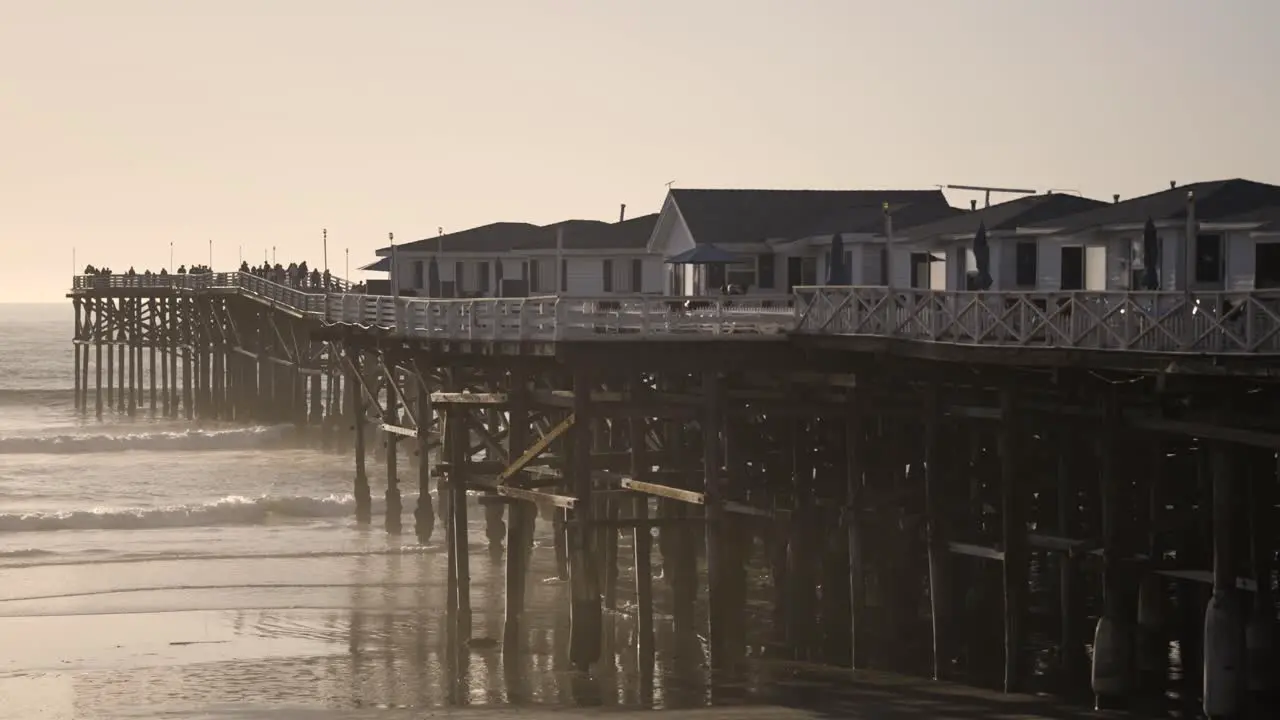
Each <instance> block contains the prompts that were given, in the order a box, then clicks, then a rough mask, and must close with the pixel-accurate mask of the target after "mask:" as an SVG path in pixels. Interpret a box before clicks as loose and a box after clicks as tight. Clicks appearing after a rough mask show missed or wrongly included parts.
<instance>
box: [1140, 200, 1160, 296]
mask: <svg viewBox="0 0 1280 720" xmlns="http://www.w3.org/2000/svg"><path fill="white" fill-rule="evenodd" d="M1159 265H1160V236H1159V235H1157V234H1156V224H1155V222H1154V221H1153V220H1152V219H1151V218H1147V224H1146V225H1145V226H1143V228H1142V267H1143V270H1142V286H1143V287H1144V288H1146V289H1147V290H1159V289H1160V273H1159V272H1158V271H1157V268H1158V267H1159Z"/></svg>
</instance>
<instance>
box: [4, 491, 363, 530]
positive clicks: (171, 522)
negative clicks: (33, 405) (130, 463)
mask: <svg viewBox="0 0 1280 720" xmlns="http://www.w3.org/2000/svg"><path fill="white" fill-rule="evenodd" d="M354 511H355V500H354V499H353V498H352V496H351V495H349V494H347V495H337V494H335V495H329V496H328V497H322V498H320V497H307V496H271V495H264V496H261V497H256V498H251V497H244V496H242V495H231V496H228V497H224V498H222V499H220V500H215V501H213V502H207V503H200V504H196V505H171V506H168V507H155V508H94V509H92V510H68V511H62V512H49V513H0V532H8V533H15V532H40V531H51V530H145V529H151V528H179V527H212V526H219V525H260V524H262V523H265V522H267V521H268V520H269V519H271V518H295V519H299V520H306V519H322V518H338V517H344V516H347V515H352V514H354Z"/></svg>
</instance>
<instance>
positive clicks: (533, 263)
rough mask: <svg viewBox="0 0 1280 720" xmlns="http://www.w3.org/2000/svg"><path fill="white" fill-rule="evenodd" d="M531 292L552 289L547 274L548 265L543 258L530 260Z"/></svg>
mask: <svg viewBox="0 0 1280 720" xmlns="http://www.w3.org/2000/svg"><path fill="white" fill-rule="evenodd" d="M528 279H529V292H530V293H540V292H547V291H549V290H550V289H551V283H550V282H548V280H549V279H550V278H548V277H547V276H546V265H545V264H544V261H542V260H530V261H529V278H528Z"/></svg>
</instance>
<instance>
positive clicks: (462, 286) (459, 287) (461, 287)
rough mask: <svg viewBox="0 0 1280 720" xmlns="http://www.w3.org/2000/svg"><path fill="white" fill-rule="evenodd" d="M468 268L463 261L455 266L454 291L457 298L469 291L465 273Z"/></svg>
mask: <svg viewBox="0 0 1280 720" xmlns="http://www.w3.org/2000/svg"><path fill="white" fill-rule="evenodd" d="M466 267H467V266H466V265H465V264H463V262H462V261H461V260H459V261H457V262H455V263H454V264H453V291H454V293H456V294H455V297H462V294H463V293H464V292H466V291H467V283H466V276H465V273H464V271H465V270H466Z"/></svg>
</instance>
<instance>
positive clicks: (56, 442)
mask: <svg viewBox="0 0 1280 720" xmlns="http://www.w3.org/2000/svg"><path fill="white" fill-rule="evenodd" d="M291 431H292V428H290V427H288V426H275V427H252V428H235V429H227V430H182V431H175V432H139V433H121V434H102V435H44V436H30V437H0V454H6V453H8V454H33V453H39V454H57V455H69V454H82V453H102V452H127V451H130V450H149V451H153V452H154V451H162V452H164V451H184V450H252V449H258V448H263V447H268V446H272V445H279V444H280V443H281V441H283V440H284V439H286V438H287V437H288V436H289V435H290V432H291Z"/></svg>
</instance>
